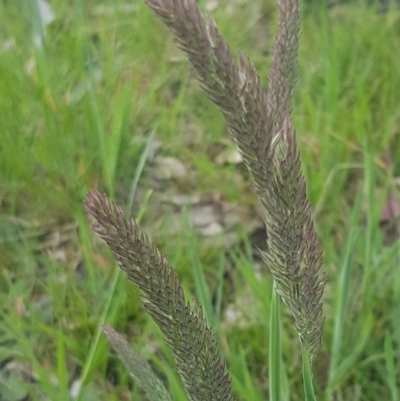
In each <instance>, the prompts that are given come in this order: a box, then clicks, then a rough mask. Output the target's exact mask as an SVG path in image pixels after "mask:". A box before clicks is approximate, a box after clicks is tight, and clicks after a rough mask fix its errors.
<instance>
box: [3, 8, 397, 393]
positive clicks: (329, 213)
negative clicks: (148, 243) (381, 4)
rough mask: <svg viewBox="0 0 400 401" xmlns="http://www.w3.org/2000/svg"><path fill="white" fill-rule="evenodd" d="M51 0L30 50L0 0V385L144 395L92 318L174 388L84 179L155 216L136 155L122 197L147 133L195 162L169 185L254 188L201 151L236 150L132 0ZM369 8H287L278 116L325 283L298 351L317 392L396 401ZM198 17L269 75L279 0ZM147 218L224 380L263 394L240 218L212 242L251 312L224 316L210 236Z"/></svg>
mask: <svg viewBox="0 0 400 401" xmlns="http://www.w3.org/2000/svg"><path fill="white" fill-rule="evenodd" d="M368 3H371V2H368ZM50 4H51V6H52V8H53V10H54V12H55V15H56V19H55V20H54V21H53V22H52V23H51V24H50V25H49V26H47V27H46V30H45V36H44V39H43V43H44V45H43V47H34V46H33V44H32V42H33V41H32V35H33V34H34V33H35V32H36V34H40V23H39V22H38V15H37V13H35V9H34V8H32V7H30V5H29V2H24V1H2V2H1V3H0V47H1V53H0V178H1V179H0V306H1V309H0V310H1V315H0V318H1V324H0V363H1V365H0V366H1V368H0V400H1V401H13V400H22V399H24V397H28V398H26V399H28V400H57V401H58V400H60V401H66V400H70V399H72V396H71V385H72V384H73V383H74V382H75V383H76V382H77V381H80V383H81V384H82V387H81V390H80V391H78V396H77V399H80V400H85V401H86V400H140V399H143V395H142V393H141V392H140V391H139V390H138V389H137V387H135V386H134V385H133V384H132V382H131V381H130V379H129V377H128V375H127V373H126V372H125V371H124V369H123V367H122V366H121V364H120V363H119V362H118V361H117V360H116V359H115V356H114V354H113V353H112V352H110V351H109V348H108V345H107V344H106V342H105V340H104V338H103V337H102V336H101V335H100V333H99V331H98V325H99V323H101V322H107V323H109V324H111V325H112V326H113V327H114V328H116V329H117V330H119V331H121V332H124V333H126V334H127V335H128V337H129V339H130V341H131V342H132V343H133V344H134V346H135V348H136V349H137V350H139V351H140V352H142V353H143V354H144V355H145V356H146V357H148V358H149V359H150V360H151V361H152V363H153V364H154V366H155V368H156V370H157V371H159V372H160V375H161V376H162V377H164V378H168V380H169V385H170V388H171V391H172V393H173V395H174V397H175V399H176V400H184V399H185V398H184V395H183V393H182V390H181V389H180V386H179V382H178V381H177V379H176V376H175V373H174V368H173V363H172V357H171V354H170V353H169V351H168V350H167V348H166V346H165V345H164V343H163V342H162V339H161V335H160V333H159V332H158V330H157V329H156V327H155V325H154V324H153V323H152V322H150V321H149V319H148V318H147V316H146V315H144V314H143V312H142V311H141V309H140V306H139V305H138V302H137V291H136V289H135V288H134V287H133V285H131V284H129V283H127V281H126V280H125V277H123V276H122V275H120V274H119V273H116V271H117V270H116V268H115V264H114V263H113V261H112V258H111V255H110V253H109V252H108V251H107V250H106V248H105V247H104V246H103V244H101V243H99V242H98V241H97V240H96V238H95V237H94V235H93V234H92V233H91V231H90V222H88V219H87V215H86V213H85V211H84V206H83V202H84V199H85V194H86V192H87V190H88V189H89V188H90V187H91V186H93V185H94V186H98V187H99V188H101V190H102V191H104V192H106V193H107V194H108V195H110V196H111V197H113V198H114V199H116V200H117V201H118V202H119V203H120V205H121V206H122V207H123V208H125V209H126V210H133V214H134V215H136V216H138V215H140V216H142V217H143V219H144V221H147V224H148V225H149V224H150V222H151V221H152V220H156V219H157V218H160V216H157V217H156V215H157V211H156V210H154V209H152V204H151V201H149V202H147V201H148V198H149V197H150V198H151V193H150V192H149V191H148V187H147V184H146V183H147V182H148V179H149V178H151V177H148V175H149V174H148V173H147V164H146V163H145V165H144V169H143V174H142V175H141V178H140V180H139V188H141V193H142V196H140V197H139V198H140V199H139V198H135V202H133V203H132V194H133V190H134V189H135V186H136V182H137V178H138V177H139V173H140V172H141V170H140V168H139V166H140V163H143V162H144V161H145V155H146V145H147V144H148V142H149V138H150V137H151V136H152V135H154V137H155V138H157V140H158V141H160V143H161V145H162V148H161V151H160V152H161V153H162V154H163V155H166V156H172V157H177V158H179V159H180V160H181V161H183V162H184V163H185V165H186V166H187V167H188V169H189V170H190V171H191V172H192V173H193V177H195V180H187V182H177V183H176V184H175V185H176V192H182V191H183V192H186V193H188V194H190V193H191V192H194V191H196V192H199V193H200V194H201V195H202V196H203V197H207V196H209V195H210V194H213V193H215V191H218V194H219V196H220V197H221V199H222V200H226V201H230V202H235V203H237V204H243V205H254V204H255V203H256V200H255V197H254V196H253V195H252V193H251V191H250V190H249V185H248V184H249V182H248V177H247V175H246V174H244V177H245V181H244V182H242V181H240V182H239V183H238V181H237V180H235V177H236V176H237V173H238V170H241V169H240V167H238V166H235V165H224V166H219V165H215V163H214V162H213V160H212V157H211V156H210V155H212V154H213V149H215V148H218V147H220V146H221V144H223V145H224V146H233V145H226V143H227V140H226V139H227V134H226V132H225V129H224V121H223V119H222V117H221V115H220V114H219V112H218V111H217V110H216V108H215V107H214V106H213V105H212V104H211V103H210V102H209V101H208V100H207V99H206V97H205V95H204V94H203V93H202V92H201V90H200V88H199V86H198V85H197V83H196V82H195V81H194V79H193V72H192V71H191V70H190V68H189V65H188V63H187V61H186V59H185V57H184V56H183V55H182V54H181V53H180V52H179V51H177V50H176V49H175V47H174V45H173V41H172V38H171V35H170V34H169V33H168V32H167V30H166V29H165V28H164V26H162V25H161V23H159V22H158V21H157V20H156V19H155V18H154V16H153V15H152V14H151V12H150V11H149V10H148V9H147V8H146V6H145V5H144V4H143V3H142V2H141V1H138V0H135V1H131V2H130V3H126V2H124V1H121V0H116V1H102V2H100V1H94V0H86V1H78V0H77V1H70V2H59V1H55V0H54V1H51V2H50ZM127 4H129V5H130V6H131V7H132V9H129V10H126V9H125V10H124V8H123V7H124V6H126V5H127ZM207 4H210V3H201V6H202V7H205V6H207ZM393 5H394V2H393ZM376 6H377V4H375V5H372V6H371V5H370V6H369V7H367V6H366V4H365V2H362V1H359V2H353V3H351V4H340V5H337V6H335V7H332V8H329V9H326V8H325V7H324V6H323V4H321V3H319V2H315V1H314V2H309V3H307V4H305V6H304V7H303V22H302V34H301V45H300V52H299V64H300V73H299V82H298V85H297V87H296V92H295V98H294V112H293V121H294V126H295V128H296V130H297V132H298V143H299V147H300V151H301V157H302V162H303V171H304V174H305V176H306V180H307V185H308V193H309V197H310V201H311V203H312V206H313V210H314V214H315V224H316V227H317V231H318V234H319V237H320V240H321V244H322V248H323V251H324V256H323V258H324V270H325V271H326V275H327V279H328V283H327V286H326V291H325V295H324V315H325V316H326V319H325V325H324V335H323V347H322V351H321V353H320V355H319V356H318V358H317V359H316V360H315V361H314V378H315V388H316V393H317V398H318V399H320V400H323V399H325V400H327V401H328V400H352V401H353V400H369V401H371V400H393V401H395V400H398V399H399V398H398V397H399V395H398V393H399V380H400V378H399V374H398V371H399V367H400V361H399V359H400V358H399V357H400V354H399V346H400V252H399V251H400V248H399V240H398V238H396V239H395V241H394V242H392V243H391V244H390V245H385V244H384V242H385V234H384V231H383V230H382V229H381V228H380V224H379V219H380V213H381V210H382V207H383V204H384V202H385V199H386V194H387V193H388V191H392V192H393V193H394V194H396V187H395V185H396V177H397V180H398V177H399V176H400V139H399V134H400V90H399V88H400V74H399V65H400V11H399V10H398V9H395V8H394V7H393V9H391V10H389V11H388V12H386V13H377V12H376ZM101 7H103V8H101ZM101 10H103V11H104V10H106V11H107V10H109V12H101ZM211 14H212V16H213V18H215V19H216V21H217V24H218V26H219V28H220V30H221V32H222V33H223V35H224V37H225V38H226V40H227V41H228V42H229V43H230V45H231V47H232V50H233V51H234V52H237V49H239V48H240V49H241V50H243V51H244V52H245V53H246V54H247V55H248V56H249V57H250V59H251V60H252V61H253V62H254V63H255V65H256V67H257V69H258V71H259V73H260V76H261V78H262V80H263V82H265V81H266V76H267V72H268V68H269V66H270V54H271V52H270V50H271V48H272V45H273V37H274V32H275V28H276V21H277V10H276V5H275V2H274V1H272V0H253V1H220V2H218V7H216V9H215V10H214V11H212V13H211ZM100 70H101V71H102V77H101V78H100V79H97V74H98V71H100ZM397 182H398V181H397ZM158 190H160V191H163V190H164V189H163V188H159V189H158ZM398 193H399V191H398V188H397V194H398ZM163 219H164V221H165V223H164V225H163V229H162V230H161V232H162V233H165V234H161V235H160V236H159V239H158V242H159V245H160V247H161V249H162V251H163V252H164V253H165V254H166V255H167V257H168V258H169V260H170V262H171V264H172V265H173V266H174V268H175V269H176V270H177V272H178V275H179V276H180V278H182V283H183V286H184V288H185V290H186V291H187V294H188V296H197V297H200V298H202V299H203V302H205V303H206V304H207V305H206V311H207V310H208V311H209V313H210V319H212V321H213V323H214V326H215V329H216V331H217V332H218V333H219V334H220V339H221V349H222V351H223V353H224V356H225V357H226V360H227V363H228V367H229V370H230V372H231V376H232V379H233V384H232V385H233V389H234V392H235V394H237V396H238V397H239V399H241V400H251V401H258V400H265V399H268V363H267V355H268V328H269V324H270V323H269V310H270V300H271V279H270V277H269V276H268V275H267V274H264V275H263V276H262V277H261V279H257V278H256V275H255V273H254V270H253V268H252V258H251V256H250V255H251V252H250V251H249V249H250V248H251V244H250V243H249V242H248V241H247V240H246V237H247V235H248V234H249V233H246V232H245V230H240V226H239V227H237V230H238V232H240V233H241V234H240V235H242V237H243V239H244V243H245V244H246V247H245V248H243V247H241V248H234V249H230V250H228V253H229V260H230V264H231V265H232V264H233V268H232V269H231V273H230V274H231V277H232V278H231V281H233V282H234V287H235V291H237V293H238V294H240V293H241V291H242V292H243V291H244V288H245V287H246V286H248V287H249V288H250V293H251V296H252V297H253V298H252V299H253V301H252V303H251V308H250V309H251V310H249V308H248V306H247V305H246V312H247V313H248V315H249V316H250V315H251V318H249V321H248V322H247V324H246V325H240V326H238V327H231V326H229V327H228V328H226V325H224V322H223V310H220V309H221V308H219V307H217V308H216V310H215V311H212V309H213V306H212V303H211V300H210V299H207V291H205V290H204V285H202V279H205V280H206V282H207V283H208V284H209V288H210V290H209V291H210V292H213V293H217V294H222V295H221V297H222V298H221V302H219V303H217V305H224V304H225V302H224V294H226V293H227V292H228V291H229V289H227V286H229V285H232V283H230V284H229V283H225V282H224V281H223V280H218V278H219V277H223V274H224V269H225V268H226V266H227V263H228V262H227V254H226V251H225V250H224V249H223V247H221V246H218V245H217V246H214V247H212V248H209V249H208V248H206V249H205V248H204V246H203V245H202V240H201V238H199V237H198V236H197V235H196V234H195V233H194V232H193V231H192V230H191V229H190V228H188V227H186V229H185V231H184V232H182V233H178V234H176V235H175V236H174V237H173V238H171V237H170V236H168V221H169V220H168V219H169V216H168V215H165V216H163ZM150 228H151V227H150ZM215 283H218V284H217V285H216V284H215ZM207 308H208V309H207ZM282 325H283V329H284V330H283V333H282V342H283V357H284V363H285V366H284V368H285V374H284V375H283V377H284V383H285V386H284V387H285V388H286V390H287V389H289V391H290V392H289V393H288V392H285V393H284V399H287V400H289V399H290V400H301V399H302V398H303V396H302V387H301V386H302V384H301V351H300V347H299V344H298V339H297V337H296V334H295V332H294V330H293V329H292V328H291V320H290V316H289V315H288V313H287V311H286V310H285V309H283V317H282ZM10 361H12V362H13V364H14V365H10V363H9V362H10ZM10 366H11V367H10ZM7 367H8V368H7ZM6 368H7V369H6Z"/></svg>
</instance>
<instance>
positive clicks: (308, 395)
mask: <svg viewBox="0 0 400 401" xmlns="http://www.w3.org/2000/svg"><path fill="white" fill-rule="evenodd" d="M302 348H303V353H302V359H303V361H302V364H303V383H304V399H305V401H317V399H316V398H315V394H314V384H313V375H312V370H311V362H310V358H309V357H308V353H307V350H306V348H305V347H302Z"/></svg>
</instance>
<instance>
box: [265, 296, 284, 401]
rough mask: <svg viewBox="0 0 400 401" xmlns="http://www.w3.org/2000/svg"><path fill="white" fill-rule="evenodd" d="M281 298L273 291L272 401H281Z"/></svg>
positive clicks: (271, 329) (270, 375) (270, 394)
mask: <svg viewBox="0 0 400 401" xmlns="http://www.w3.org/2000/svg"><path fill="white" fill-rule="evenodd" d="M280 302H281V301H280V298H279V295H278V294H277V292H276V291H272V301H271V325H270V333H269V353H268V361H269V396H270V401H281V386H282V383H281V371H282V352H281V321H280Z"/></svg>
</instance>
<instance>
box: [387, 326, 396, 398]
mask: <svg viewBox="0 0 400 401" xmlns="http://www.w3.org/2000/svg"><path fill="white" fill-rule="evenodd" d="M385 361H386V370H387V378H386V380H387V382H388V385H389V388H390V393H391V395H392V401H398V400H399V391H398V388H397V382H396V368H395V362H394V355H393V341H392V337H391V336H390V334H389V333H386V336H385Z"/></svg>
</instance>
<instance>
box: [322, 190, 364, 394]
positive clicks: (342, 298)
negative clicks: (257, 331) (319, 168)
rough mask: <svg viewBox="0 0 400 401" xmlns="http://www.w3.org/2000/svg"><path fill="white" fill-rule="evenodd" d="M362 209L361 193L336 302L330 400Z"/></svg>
mask: <svg viewBox="0 0 400 401" xmlns="http://www.w3.org/2000/svg"><path fill="white" fill-rule="evenodd" d="M360 207H361V191H359V193H358V197H357V199H356V203H355V205H354V210H353V213H352V217H351V222H350V234H349V238H348V240H347V248H346V253H345V256H344V260H343V263H342V267H341V271H340V276H339V283H338V286H337V296H336V297H337V298H336V299H337V300H336V310H335V323H334V333H333V341H332V349H331V363H330V367H329V379H328V386H327V390H326V399H327V400H330V399H331V395H332V392H333V388H332V387H333V378H334V377H335V376H336V368H337V366H338V364H339V361H340V353H341V348H342V338H343V331H344V321H345V318H346V307H347V301H348V296H349V282H350V274H351V255H352V252H353V249H354V245H355V239H356V237H357V232H358V228H357V225H358V221H359V218H360Z"/></svg>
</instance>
